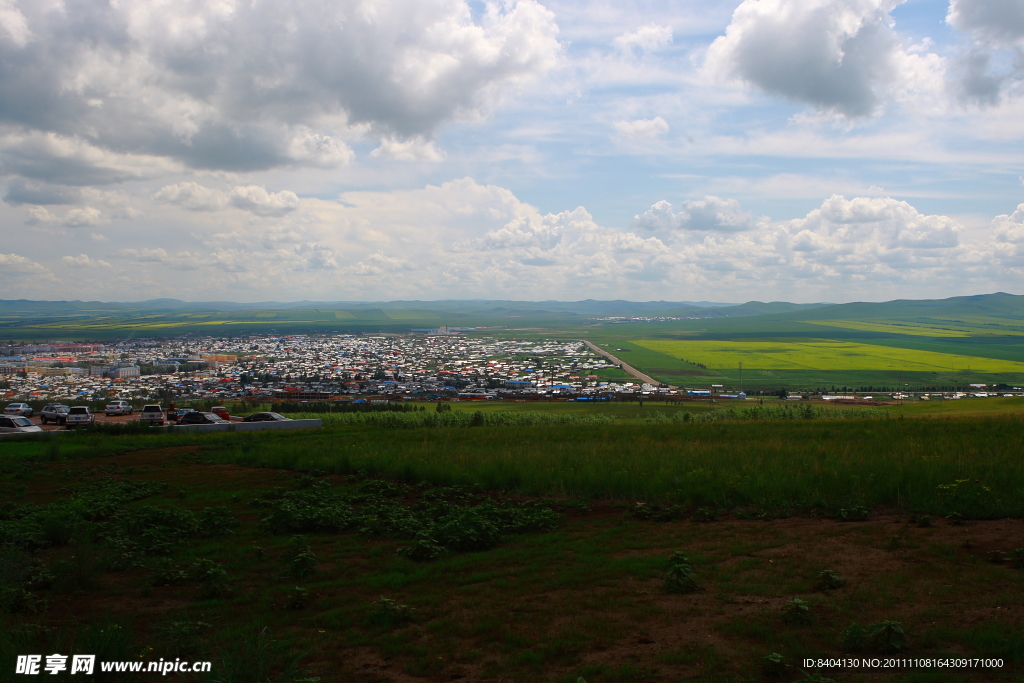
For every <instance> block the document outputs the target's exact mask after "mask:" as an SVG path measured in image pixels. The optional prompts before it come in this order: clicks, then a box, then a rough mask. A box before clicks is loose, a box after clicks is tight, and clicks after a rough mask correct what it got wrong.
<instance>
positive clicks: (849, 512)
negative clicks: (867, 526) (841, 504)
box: [836, 505, 871, 522]
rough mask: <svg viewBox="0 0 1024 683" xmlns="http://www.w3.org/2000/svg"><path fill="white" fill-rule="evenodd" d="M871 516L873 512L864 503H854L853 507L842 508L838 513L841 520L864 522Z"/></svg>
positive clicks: (837, 517) (837, 515)
mask: <svg viewBox="0 0 1024 683" xmlns="http://www.w3.org/2000/svg"><path fill="white" fill-rule="evenodd" d="M870 517H871V513H870V512H869V511H868V509H867V508H866V507H864V506H863V505H854V506H853V507H851V508H841V509H840V510H839V512H838V513H837V514H836V519H838V520H839V521H840V522H864V521H867V520H868V519H869V518H870Z"/></svg>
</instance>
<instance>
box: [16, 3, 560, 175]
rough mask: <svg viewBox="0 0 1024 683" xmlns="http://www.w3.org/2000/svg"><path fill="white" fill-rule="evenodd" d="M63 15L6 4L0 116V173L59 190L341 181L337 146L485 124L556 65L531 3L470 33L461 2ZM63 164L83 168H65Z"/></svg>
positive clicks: (85, 6) (552, 41)
mask: <svg viewBox="0 0 1024 683" xmlns="http://www.w3.org/2000/svg"><path fill="white" fill-rule="evenodd" d="M59 7H60V9H59V11H58V10H55V9H54V8H53V7H51V3H46V2H36V1H34V0H2V4H0V34H2V35H4V36H5V38H6V40H4V41H2V42H0V70H2V71H3V73H5V74H7V76H5V78H4V79H2V80H0V99H2V100H3V101H4V102H7V103H15V102H16V103H17V106H13V107H4V108H3V110H2V111H0V124H6V125H7V126H9V127H10V128H11V129H12V130H28V131H31V132H30V133H27V134H22V133H18V134H8V135H7V138H8V139H7V142H6V144H5V145H4V146H5V147H6V148H7V149H4V150H3V152H2V153H0V158H2V161H3V165H4V167H5V169H6V170H7V171H8V172H13V173H18V174H22V175H25V176H27V177H33V178H47V179H50V180H54V181H56V182H65V183H69V184H75V183H77V182H118V181H119V180H122V179H124V178H126V177H139V176H141V175H146V176H148V175H149V174H150V173H151V171H152V170H153V169H154V168H159V167H160V166H161V165H164V166H166V165H167V164H168V163H170V164H172V165H181V164H183V165H186V166H190V167H192V168H198V169H224V170H231V171H246V170H257V169H267V168H274V167H279V166H288V165H308V166H315V167H332V166H338V165H344V164H346V163H348V162H349V161H350V160H351V159H352V151H351V149H350V148H349V147H348V145H347V144H346V142H345V138H347V137H353V136H360V135H362V134H364V133H365V132H366V131H367V130H369V129H372V130H373V131H375V132H376V133H377V134H379V135H385V136H386V135H391V136H395V137H396V138H398V139H408V138H414V137H430V136H431V135H433V133H434V132H435V131H436V130H437V129H438V127H439V126H440V125H441V124H443V123H445V122H447V121H453V120H458V119H463V118H473V119H478V118H480V117H484V116H486V115H487V113H488V112H489V110H490V109H491V108H493V107H494V106H495V105H497V104H499V103H500V102H501V100H502V98H503V97H504V96H505V95H506V94H507V93H509V92H511V91H513V90H514V89H515V88H517V87H519V86H521V85H522V84H524V83H527V82H529V81H531V80H533V79H535V78H537V77H539V76H542V75H544V74H545V73H547V72H548V71H550V70H551V69H552V68H553V67H554V66H555V64H556V61H557V59H558V58H559V55H560V54H561V52H562V46H561V44H560V43H559V42H558V37H557V36H558V27H557V25H556V23H555V20H554V15H553V14H552V13H551V12H550V11H549V10H547V9H546V8H545V7H543V6H542V5H540V4H539V3H537V2H535V0H511V1H509V2H501V3H498V2H488V3H487V4H486V5H485V7H484V11H483V12H482V14H478V15H477V16H478V18H475V17H474V14H475V12H474V10H473V9H472V8H471V7H470V5H469V3H468V2H467V1H466V0H394V1H393V2H388V3H376V4H373V3H369V4H368V3H366V2H363V1H362V0H339V1H338V2H331V3H323V2H320V0H294V1H293V2H287V3H250V2H241V1H239V0H219V1H217V2H164V1H163V0H136V1H133V2H118V3H108V4H102V5H94V4H90V3H61V4H60V5H59ZM14 73H17V74H18V76H17V77H12V76H11V74H14ZM26 135H27V138H25V136H26ZM21 138H25V139H21ZM85 140H88V141H89V142H88V143H86V142H84V141H85ZM47 146H48V147H49V148H50V149H49V150H46V149H41V148H43V147H47ZM61 147H64V148H66V149H65V150H64V151H62V150H61V149H59V148H61ZM75 148H80V151H81V153H82V154H83V155H85V156H84V157H82V158H79V159H78V160H77V161H78V163H74V164H70V165H66V166H65V167H62V166H61V164H60V163H58V161H59V160H62V159H64V160H66V159H67V157H68V151H67V150H69V149H75ZM47 152H49V154H47ZM80 156H81V155H80ZM163 159H166V160H171V161H170V162H161V160H163Z"/></svg>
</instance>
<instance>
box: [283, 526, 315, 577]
mask: <svg viewBox="0 0 1024 683" xmlns="http://www.w3.org/2000/svg"><path fill="white" fill-rule="evenodd" d="M288 546H289V547H288V551H287V552H286V553H285V556H284V558H285V561H286V563H287V567H286V569H285V573H286V574H287V575H288V576H290V577H291V578H293V579H301V578H304V577H307V576H309V575H311V574H312V573H313V572H314V571H316V555H314V554H313V550H312V549H311V548H310V547H309V545H308V544H307V543H306V539H304V538H303V537H302V536H293V537H292V539H291V540H290V541H289V542H288Z"/></svg>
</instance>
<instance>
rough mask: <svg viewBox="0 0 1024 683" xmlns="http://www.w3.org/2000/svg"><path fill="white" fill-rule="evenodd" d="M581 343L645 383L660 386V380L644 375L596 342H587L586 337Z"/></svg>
mask: <svg viewBox="0 0 1024 683" xmlns="http://www.w3.org/2000/svg"><path fill="white" fill-rule="evenodd" d="M583 343H584V344H586V345H587V346H588V347H590V350H591V351H593V352H594V353H599V354H601V355H602V356H604V357H605V358H607V359H608V360H610V361H611V362H613V363H615V364H616V365H617V366H619V367H620V368H622V369H623V370H624V371H625V372H628V373H629V374H631V375H633V376H634V377H636V378H637V379H638V380H640V381H641V382H646V383H647V384H650V385H652V386H660V385H661V382H659V381H658V380H656V379H654V378H653V377H651V376H650V375H645V374H644V373H642V372H640V371H639V370H637V369H636V368H634V367H633V366H632V365H629V364H627V363H626V362H625V361H623V360H621V359H620V358H617V357H616V356H613V355H612V354H611V353H609V352H608V351H605V350H604V349H602V348H601V347H600V346H598V345H597V344H594V343H593V342H589V341H587V340H586V339H584V340H583Z"/></svg>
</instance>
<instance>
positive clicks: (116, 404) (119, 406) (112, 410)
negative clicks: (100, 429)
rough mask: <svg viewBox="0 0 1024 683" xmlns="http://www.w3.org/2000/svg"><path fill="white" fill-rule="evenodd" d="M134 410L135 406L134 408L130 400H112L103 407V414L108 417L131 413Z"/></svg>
mask: <svg viewBox="0 0 1024 683" xmlns="http://www.w3.org/2000/svg"><path fill="white" fill-rule="evenodd" d="M134 412H135V408H132V404H131V403H129V402H128V401H111V402H110V403H108V404H107V406H106V408H104V409H103V414H104V415H106V416H107V417H110V416H111V415H131V414H132V413H134Z"/></svg>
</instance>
